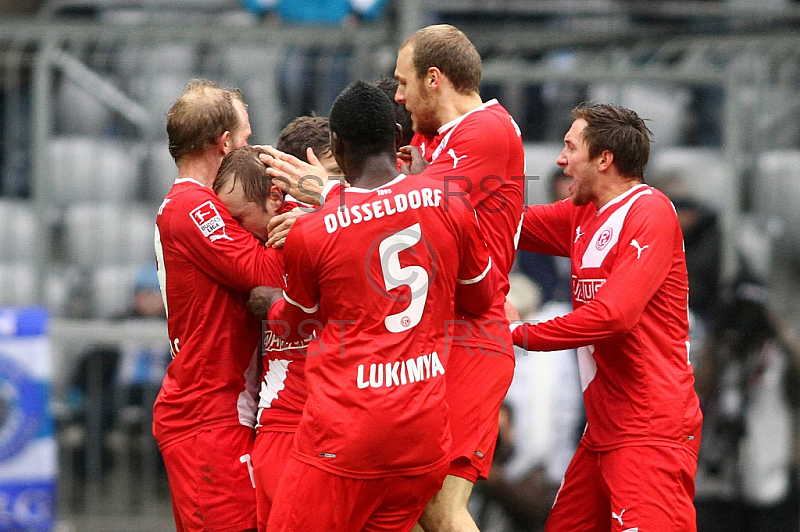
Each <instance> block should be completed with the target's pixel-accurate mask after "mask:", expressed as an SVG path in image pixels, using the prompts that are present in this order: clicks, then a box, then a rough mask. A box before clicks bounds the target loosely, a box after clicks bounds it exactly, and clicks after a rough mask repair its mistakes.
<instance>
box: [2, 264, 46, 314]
mask: <svg viewBox="0 0 800 532" xmlns="http://www.w3.org/2000/svg"><path fill="white" fill-rule="evenodd" d="M36 264H37V263H35V262H0V286H2V289H0V306H13V305H35V304H37V303H38V286H39V282H40V280H39V275H40V271H39V268H37V266H36Z"/></svg>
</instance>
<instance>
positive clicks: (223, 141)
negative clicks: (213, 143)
mask: <svg viewBox="0 0 800 532" xmlns="http://www.w3.org/2000/svg"><path fill="white" fill-rule="evenodd" d="M217 148H218V149H219V151H221V152H222V153H223V154H224V155H227V154H229V153H230V152H232V151H233V135H231V132H230V131H226V132H225V133H223V134H222V135H220V136H219V140H217Z"/></svg>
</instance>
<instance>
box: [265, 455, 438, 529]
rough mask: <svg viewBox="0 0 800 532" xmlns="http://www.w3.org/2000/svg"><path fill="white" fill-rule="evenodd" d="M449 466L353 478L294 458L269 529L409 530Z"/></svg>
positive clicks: (283, 482)
mask: <svg viewBox="0 0 800 532" xmlns="http://www.w3.org/2000/svg"><path fill="white" fill-rule="evenodd" d="M447 467H448V466H447V465H446V464H445V465H443V466H441V467H439V468H438V469H436V470H434V471H432V472H429V473H425V474H422V475H396V476H392V475H390V474H387V476H386V477H383V478H370V479H361V478H349V477H342V476H339V475H335V474H333V473H329V472H327V471H323V470H322V469H319V468H317V467H314V466H312V465H309V464H306V463H304V462H301V461H299V460H297V459H296V458H290V460H289V463H288V464H286V468H285V469H284V471H283V476H282V477H281V481H280V488H279V489H278V493H277V495H276V497H275V501H274V503H273V505H272V513H271V514H270V518H269V524H268V526H267V532H297V531H298V530H325V531H326V532H351V531H353V530H362V531H366V532H390V531H392V532H395V531H400V532H406V531H408V530H411V528H412V527H413V526H414V524H415V523H416V522H417V520H418V519H419V517H420V515H422V511H423V510H424V509H425V505H426V504H427V503H428V501H429V500H430V498H431V497H433V495H434V494H435V493H436V492H437V491H439V490H440V489H441V487H442V483H443V481H444V477H445V475H446V474H447Z"/></svg>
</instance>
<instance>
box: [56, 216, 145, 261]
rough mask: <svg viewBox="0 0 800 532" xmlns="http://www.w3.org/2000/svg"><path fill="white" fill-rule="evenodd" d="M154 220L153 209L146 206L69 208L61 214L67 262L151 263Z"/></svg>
mask: <svg viewBox="0 0 800 532" xmlns="http://www.w3.org/2000/svg"><path fill="white" fill-rule="evenodd" d="M155 219H156V208H155V207H152V206H149V205H148V206H145V205H140V204H134V205H130V204H115V203H97V204H95V203H84V204H75V205H72V206H70V207H69V208H68V209H67V210H66V212H65V213H64V228H65V253H66V257H67V261H68V262H69V263H71V264H76V265H81V266H87V267H96V266H99V265H124V264H141V263H143V262H145V261H148V260H152V259H153V257H154V255H155V251H154V248H153V235H154V227H155Z"/></svg>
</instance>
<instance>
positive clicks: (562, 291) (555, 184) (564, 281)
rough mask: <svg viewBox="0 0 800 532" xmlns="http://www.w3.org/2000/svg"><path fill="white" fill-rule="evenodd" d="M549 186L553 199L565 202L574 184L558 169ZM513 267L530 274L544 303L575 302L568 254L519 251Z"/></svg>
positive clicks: (554, 172)
mask: <svg viewBox="0 0 800 532" xmlns="http://www.w3.org/2000/svg"><path fill="white" fill-rule="evenodd" d="M548 185H549V190H550V202H551V203H555V202H557V201H563V200H565V199H567V198H569V187H570V185H572V178H571V177H567V176H566V175H564V171H563V170H562V169H561V168H557V169H556V170H554V171H553V172H552V173H551V174H550V180H549V182H548ZM514 267H515V269H516V270H518V271H520V272H522V273H524V274H525V275H527V276H528V277H530V278H531V280H532V281H534V282H535V283H536V284H537V285H538V286H539V288H540V289H541V299H542V303H547V302H548V301H559V302H562V303H570V302H571V301H572V281H571V273H570V262H569V257H556V256H554V255H545V254H543V253H526V252H524V251H518V252H517V257H516V262H515V263H514ZM568 311H569V310H568Z"/></svg>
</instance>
